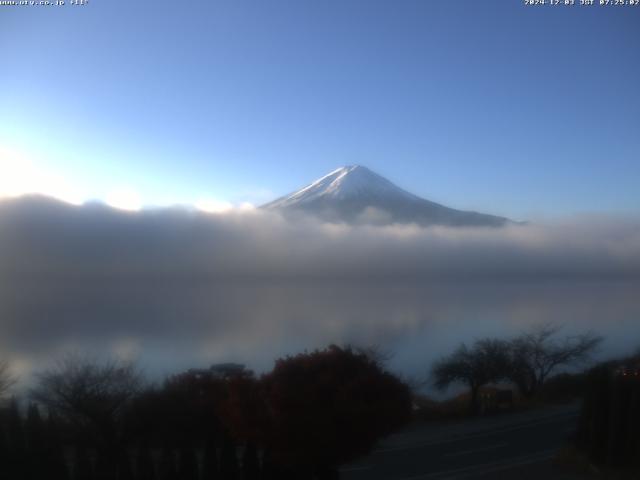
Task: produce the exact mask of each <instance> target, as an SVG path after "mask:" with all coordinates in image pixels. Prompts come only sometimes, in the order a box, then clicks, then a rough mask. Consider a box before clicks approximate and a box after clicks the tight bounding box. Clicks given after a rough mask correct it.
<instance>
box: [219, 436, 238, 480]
mask: <svg viewBox="0 0 640 480" xmlns="http://www.w3.org/2000/svg"><path fill="white" fill-rule="evenodd" d="M220 478H222V479H223V480H237V479H238V456H237V454H236V446H235V444H234V443H233V440H232V439H231V436H230V435H229V434H225V435H224V436H223V439H222V452H221V453H220Z"/></svg>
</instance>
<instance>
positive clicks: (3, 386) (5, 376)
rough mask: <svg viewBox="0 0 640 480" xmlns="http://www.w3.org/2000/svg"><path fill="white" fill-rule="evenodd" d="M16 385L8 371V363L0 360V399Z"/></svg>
mask: <svg viewBox="0 0 640 480" xmlns="http://www.w3.org/2000/svg"><path fill="white" fill-rule="evenodd" d="M14 383H16V379H15V377H14V376H13V375H11V372H10V371H9V362H8V361H7V360H0V398H2V397H3V396H4V394H5V393H7V392H8V391H9V389H10V388H11V387H12V386H13V384H14Z"/></svg>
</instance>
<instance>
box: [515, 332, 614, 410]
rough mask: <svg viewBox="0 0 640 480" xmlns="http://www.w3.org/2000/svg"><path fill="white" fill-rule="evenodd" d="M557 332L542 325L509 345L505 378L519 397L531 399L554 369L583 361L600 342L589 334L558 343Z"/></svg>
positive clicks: (575, 336) (565, 338) (596, 337)
mask: <svg viewBox="0 0 640 480" xmlns="http://www.w3.org/2000/svg"><path fill="white" fill-rule="evenodd" d="M560 330H561V327H560V326H557V325H551V324H545V325H541V326H538V327H535V328H533V329H532V330H531V331H529V332H527V333H524V334H522V335H520V336H518V337H516V338H515V339H513V340H512V341H511V342H510V347H511V348H510V350H511V368H510V372H509V378H510V380H511V381H513V383H514V384H515V385H516V386H517V387H518V390H519V391H520V393H521V394H522V395H523V396H525V397H527V398H530V397H533V396H534V395H535V394H536V393H537V391H538V390H539V389H540V387H542V385H543V384H544V382H545V380H546V379H547V378H548V377H549V375H550V374H551V373H552V372H553V371H554V370H556V369H557V368H558V367H561V366H570V365H576V364H580V363H583V362H585V361H587V360H588V359H589V358H590V356H591V355H592V354H593V352H594V351H595V350H596V349H597V347H598V345H599V344H600V342H602V337H600V336H598V335H596V334H594V333H593V332H586V333H583V334H580V335H574V336H566V337H564V338H561V339H558V338H557V337H556V336H557V334H558V332H559V331H560Z"/></svg>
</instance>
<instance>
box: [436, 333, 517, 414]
mask: <svg viewBox="0 0 640 480" xmlns="http://www.w3.org/2000/svg"><path fill="white" fill-rule="evenodd" d="M508 372H509V344H508V342H505V341H503V340H497V339H490V338H486V339H482V340H476V341H475V342H474V343H473V345H472V346H471V347H470V348H469V347H467V346H466V345H465V344H464V343H463V344H462V345H460V346H459V347H458V349H457V350H456V351H454V352H453V353H452V354H451V355H449V356H447V357H444V358H442V359H440V360H439V361H438V362H436V363H435V365H434V366H433V368H432V371H431V374H432V377H433V379H434V384H435V386H436V388H438V389H440V390H444V389H445V388H447V387H448V386H449V385H451V384H453V383H463V384H466V385H467V386H468V387H469V389H470V390H471V399H470V405H469V406H470V410H471V412H472V413H477V412H478V392H479V390H480V387H482V386H483V385H486V384H488V383H492V382H497V381H499V380H501V379H503V378H505V377H506V376H507V374H508Z"/></svg>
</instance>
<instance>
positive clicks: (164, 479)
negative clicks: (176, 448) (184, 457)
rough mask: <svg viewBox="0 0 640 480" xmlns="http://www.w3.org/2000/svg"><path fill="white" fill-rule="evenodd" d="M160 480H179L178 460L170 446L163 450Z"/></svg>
mask: <svg viewBox="0 0 640 480" xmlns="http://www.w3.org/2000/svg"><path fill="white" fill-rule="evenodd" d="M158 474H159V477H160V480H178V472H177V470H176V459H175V456H174V454H173V450H172V449H171V448H169V447H168V446H165V447H164V448H163V449H162V453H161V454H160V468H159V472H158Z"/></svg>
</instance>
